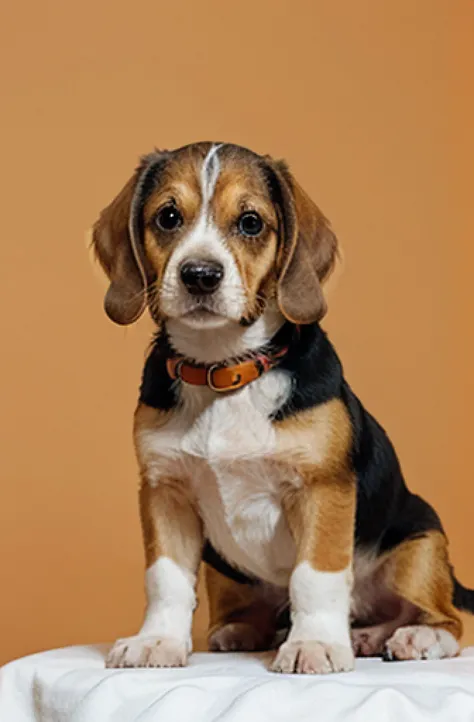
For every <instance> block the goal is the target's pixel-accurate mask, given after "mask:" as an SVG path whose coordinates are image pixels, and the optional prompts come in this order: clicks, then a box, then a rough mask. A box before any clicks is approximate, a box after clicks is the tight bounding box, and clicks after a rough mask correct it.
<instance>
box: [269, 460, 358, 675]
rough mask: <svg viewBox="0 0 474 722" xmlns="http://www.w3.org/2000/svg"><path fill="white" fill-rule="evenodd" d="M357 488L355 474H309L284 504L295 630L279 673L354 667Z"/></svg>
mask: <svg viewBox="0 0 474 722" xmlns="http://www.w3.org/2000/svg"><path fill="white" fill-rule="evenodd" d="M355 499H356V487H355V480H354V478H353V476H352V474H351V473H350V472H349V471H347V472H342V473H339V474H338V475H337V476H332V475H329V476H326V475H325V476H324V477H323V478H318V477H317V475H315V478H309V479H308V478H307V479H306V482H305V487H304V489H302V490H300V491H298V492H296V493H294V496H293V497H290V498H288V499H287V503H286V505H285V508H286V515H287V519H288V522H289V525H290V528H291V531H292V533H293V536H294V539H295V543H296V547H297V560H296V565H295V568H294V570H293V573H292V575H291V579H290V603H291V621H292V625H291V629H290V633H289V636H288V639H287V641H286V642H285V643H284V644H282V646H281V647H280V649H279V651H278V654H277V656H276V659H275V661H274V663H273V667H272V668H273V670H274V671H276V672H299V673H313V674H314V673H320V674H324V673H328V672H342V671H348V670H351V669H353V667H354V655H353V652H352V648H351V639H350V628H349V612H350V598H351V587H352V553H353V545H354V541H353V540H354V516H355Z"/></svg>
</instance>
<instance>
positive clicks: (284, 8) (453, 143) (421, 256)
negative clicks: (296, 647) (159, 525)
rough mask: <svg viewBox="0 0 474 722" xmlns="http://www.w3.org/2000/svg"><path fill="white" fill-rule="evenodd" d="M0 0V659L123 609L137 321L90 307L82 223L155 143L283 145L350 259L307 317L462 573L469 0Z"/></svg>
mask: <svg viewBox="0 0 474 722" xmlns="http://www.w3.org/2000/svg"><path fill="white" fill-rule="evenodd" d="M3 12H4V18H3V19H2V21H1V22H0V35H1V42H0V56H1V58H0V60H1V62H0V73H1V76H2V77H1V86H0V87H1V88H2V96H3V97H2V112H1V120H0V123H1V131H2V132H1V134H0V144H1V154H0V159H1V169H0V176H1V178H0V182H1V186H2V187H1V196H0V197H1V199H2V211H1V233H2V235H1V259H0V294H1V305H0V308H1V313H2V335H1V338H2V344H1V347H2V350H1V354H0V378H1V418H0V438H1V453H0V465H1V477H0V481H1V494H2V499H1V504H0V515H1V518H0V545H1V550H2V565H1V592H0V627H1V637H0V640H1V641H0V649H1V657H2V661H4V660H7V659H10V658H12V657H14V656H18V655H23V654H26V653H28V652H31V651H33V650H38V649H43V648H47V647H53V646H58V645H66V644H72V643H86V642H98V641H104V640H112V639H113V638H114V637H116V636H117V635H126V634H129V633H133V632H134V631H136V630H137V627H138V624H139V623H140V621H141V613H142V606H143V595H142V564H143V562H142V550H141V539H140V532H139V524H138V511H137V501H136V488H137V474H136V469H135V461H134V457H133V452H132V443H131V420H132V412H133V408H134V404H135V401H136V397H137V387H138V383H139V378H140V373H141V367H142V363H143V358H144V350H145V346H146V343H147V339H148V336H149V334H150V330H151V324H150V322H149V321H148V320H144V321H143V322H141V323H140V324H139V325H138V326H136V327H132V328H129V329H121V328H119V327H116V326H114V325H113V324H112V323H110V322H109V321H108V320H107V319H106V317H105V315H104V313H103V312H102V287H101V285H100V284H98V283H97V279H96V278H95V277H94V274H93V273H92V272H91V268H90V265H89V260H88V258H87V254H86V253H85V250H84V232H85V231H86V229H87V228H88V227H89V226H90V225H91V223H92V222H93V221H94V219H95V217H96V216H97V214H98V212H99V210H100V209H101V208H102V207H103V206H104V205H106V204H107V203H108V202H109V200H110V199H111V198H112V196H113V195H114V194H115V193H116V192H117V191H118V190H119V188H120V187H121V186H122V184H123V183H124V182H125V180H126V179H127V177H128V176H129V175H130V174H131V171H132V169H133V167H134V165H135V163H136V160H137V157H138V155H139V154H141V153H144V152H147V151H149V150H151V149H152V148H153V147H154V146H155V145H157V146H158V147H174V146H178V145H182V144H184V143H187V142H190V141H194V140H207V139H216V140H231V141H234V142H236V143H240V144H244V145H248V146H250V147H252V148H253V149H255V150H257V151H260V152H270V153H272V154H275V155H280V156H284V157H286V158H287V159H288V161H289V162H290V163H291V164H292V166H293V169H294V171H295V173H296V175H297V177H298V178H299V179H300V181H301V182H302V184H303V185H304V186H305V187H306V188H307V190H308V191H309V192H310V193H311V195H312V196H313V197H314V198H315V200H316V201H317V202H318V203H319V204H320V205H321V206H322V208H323V210H324V211H325V212H326V214H327V215H328V216H329V217H330V218H331V219H332V221H333V224H334V226H335V228H336V229H337V231H338V233H339V236H340V239H341V241H342V244H343V246H344V249H345V256H346V269H345V274H344V275H343V276H342V278H341V280H340V281H339V284H338V288H337V291H336V292H335V293H334V294H333V295H332V301H331V311H330V315H329V317H328V319H327V322H326V326H327V327H328V328H329V330H330V332H331V334H332V338H333V340H334V342H335V343H336V346H337V348H338V349H339V351H340V354H341V356H342V359H343V361H344V364H345V368H346V373H347V376H348V378H349V380H350V382H351V384H352V385H353V387H354V389H355V390H356V391H357V392H358V393H359V394H360V395H361V396H362V398H363V400H364V401H365V403H366V405H367V406H368V408H369V409H371V410H372V411H373V412H374V413H375V414H376V415H377V416H378V417H379V418H380V420H381V421H382V423H383V424H384V425H385V426H386V427H387V429H388V430H389V432H390V433H391V435H392V438H393V440H394V442H395V444H396V446H397V448H398V451H399V453H400V456H401V459H402V463H403V467H404V469H405V472H406V476H407V479H408V482H409V484H410V485H411V487H412V488H413V489H416V490H417V491H418V492H420V493H422V494H423V495H425V496H426V497H427V498H428V499H429V500H430V501H431V502H433V503H434V505H435V506H436V508H437V509H438V510H439V512H440V513H441V516H442V518H443V521H444V523H445V526H446V529H447V532H448V534H449V538H450V540H451V551H452V559H453V562H454V565H455V567H456V570H457V572H458V575H459V577H460V578H461V579H462V580H463V581H464V582H465V583H466V584H470V585H471V586H474V553H473V543H474V524H473V509H474V479H473V475H472V466H471V463H472V462H471V459H472V448H473V440H472V438H471V433H472V421H471V419H472V407H473V404H474V387H473V381H472V379H473V376H472V366H473V361H474V333H473V330H472V313H473V311H474V303H473V293H472V284H473V281H472V267H473V262H474V251H473V248H474V245H473V243H472V238H473V236H472V230H473V218H472V210H471V209H472V199H471V193H472V180H473V179H472V169H473V168H474V143H473V137H472V128H473V127H474V114H473V107H472V104H471V105H470V106H469V105H468V104H469V103H470V102H471V101H470V96H472V78H473V72H472V71H473V60H474V43H473V37H474V25H473V23H474V6H473V5H472V3H471V2H470V1H469V0H466V1H463V0H450V1H449V2H447V0H397V1H396V2H395V0H393V2H392V1H390V0H388V1H386V2H383V3H381V2H379V0H360V1H359V2H350V1H349V0H346V2H343V1H337V0H336V1H334V0H321V1H319V0H307V1H305V0H293V1H292V2H289V1H288V2H281V1H277V0H268V1H263V0H260V2H258V1H257V0H240V2H238V3H237V2H232V3H231V2H222V0H199V1H198V2H195V1H194V0H188V1H187V2H174V3H173V2H160V1H157V0H153V1H152V0H138V2H136V3H132V4H131V3H129V2H124V1H123V0H122V1H120V2H119V1H118V0H110V1H106V2H100V3H98V2H97V1H96V0H94V1H93V0H81V1H80V2H78V1H77V2H74V3H72V2H61V1H60V0H43V1H42V2H35V1H34V0H26V2H24V3H18V4H13V3H9V4H7V5H5V6H4V10H3ZM204 617H205V606H202V607H201V609H200V611H199V612H198V625H197V627H198V638H199V639H201V638H202V629H203V623H204ZM471 630H472V634H471V635H470V637H469V636H467V639H470V640H471V641H474V625H473V626H472V627H471ZM201 641H202V640H201Z"/></svg>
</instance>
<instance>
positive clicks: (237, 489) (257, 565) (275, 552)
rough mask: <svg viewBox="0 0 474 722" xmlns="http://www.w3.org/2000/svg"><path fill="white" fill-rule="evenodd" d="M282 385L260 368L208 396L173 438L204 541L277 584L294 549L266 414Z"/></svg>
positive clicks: (283, 580) (285, 387)
mask: <svg viewBox="0 0 474 722" xmlns="http://www.w3.org/2000/svg"><path fill="white" fill-rule="evenodd" d="M288 391H289V380H288V378H287V377H286V376H285V375H284V374H283V373H280V372H278V373H273V374H268V375H266V376H264V377H262V378H261V379H259V380H258V381H257V382H256V383H254V384H252V385H251V386H248V387H246V388H244V389H242V390H241V391H240V392H238V393H236V394H232V395H226V396H222V397H218V398H217V399H215V400H214V401H213V402H212V403H211V404H209V405H208V406H206V407H205V408H204V409H203V410H202V411H201V412H200V413H198V414H197V416H196V418H195V419H194V421H193V423H192V424H191V425H190V427H189V428H188V429H187V430H186V432H185V433H184V434H183V435H182V437H181V440H180V451H181V453H182V454H183V457H184V459H185V465H186V467H187V468H188V471H189V478H190V479H191V484H192V489H193V492H194V495H195V497H196V499H197V502H198V505H199V509H200V512H201V516H202V518H203V521H204V526H205V533H206V535H207V537H208V539H209V540H210V542H211V543H212V544H213V546H214V547H215V548H216V549H217V551H220V552H221V553H222V554H223V555H224V556H225V557H226V558H227V559H229V560H231V561H232V562H233V563H234V564H236V565H237V566H239V567H241V568H242V569H244V570H247V571H248V572H251V573H253V574H255V575H258V576H260V577H262V578H263V579H265V580H267V581H269V582H272V583H274V584H280V585H285V584H287V582H288V578H289V574H290V572H291V568H292V565H293V562H294V553H295V551H294V544H293V540H292V537H291V534H290V531H289V529H288V525H287V523H286V520H285V517H284V515H283V512H282V504H281V493H282V486H283V483H285V482H286V483H288V482H291V481H294V480H293V479H291V478H289V477H288V475H289V473H290V472H289V471H288V472H285V470H284V467H283V466H282V465H281V464H277V463H276V462H275V460H274V459H273V458H272V457H273V453H274V450H275V431H274V428H273V426H272V424H271V423H270V421H269V416H270V414H271V413H272V411H273V410H274V409H275V408H276V407H277V405H279V404H280V403H281V402H282V400H283V399H284V398H285V397H286V395H287V394H288Z"/></svg>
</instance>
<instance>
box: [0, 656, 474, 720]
mask: <svg viewBox="0 0 474 722" xmlns="http://www.w3.org/2000/svg"><path fill="white" fill-rule="evenodd" d="M106 649H107V647H105V646H97V647H70V648H67V649H59V650H54V651H50V652H43V653H41V654H35V655H32V656H30V657H26V658H24V659H20V660H17V661H15V662H11V663H10V664H8V665H6V666H5V667H3V669H2V670H0V722H112V721H113V722H151V720H154V721H158V720H159V721H160V722H175V721H176V722H201V721H202V722H204V721H205V722H211V721H212V722H215V721H216V720H224V721H225V722H237V721H238V722H254V721H255V722H266V721H267V720H268V722H280V721H281V722H283V721H284V722H305V721H306V720H308V721H309V720H317V721H318V722H336V720H337V721H338V722H339V721H342V720H350V721H351V722H372V720H374V722H384V720H394V721H395V722H411V720H430V721H432V720H439V722H463V720H474V648H471V649H467V650H465V651H464V653H463V655H462V656H461V657H459V658H457V659H452V660H445V661H444V660H443V661H433V662H399V663H392V664H388V663H383V662H381V661H379V660H376V659H367V660H358V662H357V669H356V671H355V672H350V673H347V674H339V675H330V676H325V677H305V676H294V675H276V674H272V673H270V672H268V671H267V664H268V661H269V659H270V656H269V655H267V654H260V655H244V654H195V655H193V656H192V657H191V663H190V665H189V667H187V668H185V669H163V670H146V669H138V670H106V669H105V668H104V652H105V650H106Z"/></svg>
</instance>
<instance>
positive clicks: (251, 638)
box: [209, 622, 267, 652]
mask: <svg viewBox="0 0 474 722" xmlns="http://www.w3.org/2000/svg"><path fill="white" fill-rule="evenodd" d="M266 646H267V645H265V638H264V635H263V634H262V633H261V632H259V631H258V629H256V628H255V627H253V626H252V625H251V624H247V623H246V622H230V623H229V624H225V625H224V626H223V627H220V628H219V629H216V630H215V631H214V632H212V634H211V635H210V636H209V650H210V651H211V652H256V651H261V650H263V649H265V648H266Z"/></svg>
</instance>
